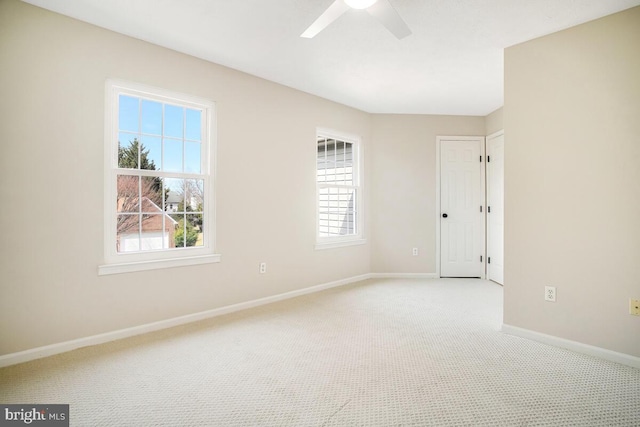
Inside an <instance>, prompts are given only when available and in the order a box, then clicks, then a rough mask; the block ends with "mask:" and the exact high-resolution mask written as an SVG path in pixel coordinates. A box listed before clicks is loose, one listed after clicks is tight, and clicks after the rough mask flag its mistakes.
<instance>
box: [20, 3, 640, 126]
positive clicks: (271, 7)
mask: <svg viewBox="0 0 640 427" xmlns="http://www.w3.org/2000/svg"><path fill="white" fill-rule="evenodd" d="M390 1H391V3H392V4H393V6H394V7H395V8H396V10H397V11H398V13H399V14H400V16H402V17H403V18H404V20H405V21H406V23H407V24H408V26H409V28H411V30H412V31H413V34H412V35H410V36H408V37H406V38H404V39H402V40H398V39H396V38H395V37H394V36H393V35H392V34H391V33H390V32H389V31H387V29H386V28H384V27H383V26H382V24H380V23H379V22H378V21H377V20H375V19H374V18H373V17H372V16H371V15H369V14H368V13H367V12H366V11H362V10H350V11H348V12H347V13H346V14H344V15H343V16H342V17H340V18H339V19H338V20H337V21H335V22H334V23H333V24H331V25H330V26H329V27H328V28H326V29H325V30H324V31H322V32H321V33H320V34H318V35H317V36H316V37H315V38H313V39H304V38H301V37H299V36H300V34H301V33H302V32H303V31H304V30H305V29H306V28H307V27H308V26H309V25H310V24H311V23H312V22H313V21H314V20H315V19H316V18H317V17H318V16H319V15H320V14H321V13H322V12H324V10H325V9H326V8H327V7H328V6H329V5H330V4H331V3H332V2H333V0H26V2H27V3H31V4H34V5H36V6H40V7H43V8H45V9H49V10H52V11H55V12H58V13H61V14H64V15H68V16H71V17H73V18H77V19H79V20H82V21H86V22H89V23H92V24H95V25H98V26H100V27H104V28H108V29H110V30H113V31H116V32H119V33H122V34H126V35H129V36H132V37H135V38H138V39H142V40H146V41H149V42H151V43H155V44H157V45H160V46H165V47H167V48H170V49H174V50H177V51H180V52H184V53H187V54H190V55H193V56H197V57H199V58H202V59H206V60H208V61H211V62H215V63H218V64H222V65H225V66H228V67H231V68H234V69H237V70H240V71H244V72H247V73H249V74H253V75H255V76H259V77H262V78H265V79H267V80H271V81H274V82H277V83H281V84H283V85H286V86H290V87H293V88H296V89H299V90H302V91H305V92H308V93H311V94H315V95H318V96H321V97H323V98H327V99H330V100H333V101H336V102H339V103H342V104H346V105H349V106H352V107H355V108H358V109H360V110H363V111H367V112H370V113H398V114H400V113H402V114H454V115H477V116H484V115H487V114H488V113H490V112H492V111H494V110H495V109H497V108H499V107H500V106H502V103H503V85H502V81H503V71H502V67H503V49H504V48H505V47H508V46H512V45H514V44H518V43H521V42H523V41H526V40H530V39H532V38H536V37H539V36H542V35H545V34H549V33H552V32H555V31H558V30H562V29H564V28H568V27H571V26H574V25H577V24H580V23H583V22H587V21H590V20H593V19H596V18H599V17H602V16H605V15H609V14H611V13H615V12H618V11H621V10H624V9H628V8H630V7H633V6H637V5H640V0H390Z"/></svg>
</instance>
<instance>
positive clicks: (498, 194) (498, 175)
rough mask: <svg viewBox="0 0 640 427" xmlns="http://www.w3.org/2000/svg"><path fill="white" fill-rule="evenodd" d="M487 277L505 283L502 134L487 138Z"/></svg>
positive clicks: (498, 133)
mask: <svg viewBox="0 0 640 427" xmlns="http://www.w3.org/2000/svg"><path fill="white" fill-rule="evenodd" d="M487 156H488V157H487V228H488V230H487V257H488V258H487V275H488V277H487V278H488V279H489V280H493V281H494V282H498V283H500V284H501V285H502V284H504V133H503V132H502V131H500V132H497V133H495V134H492V135H490V136H488V137H487Z"/></svg>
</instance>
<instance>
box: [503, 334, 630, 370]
mask: <svg viewBox="0 0 640 427" xmlns="http://www.w3.org/2000/svg"><path fill="white" fill-rule="evenodd" d="M502 332H504V333H505V334H508V335H513V336H516V337H520V338H526V339H530V340H533V341H538V342H541V343H543V344H548V345H552V346H554V347H560V348H564V349H567V350H571V351H575V352H576V353H582V354H586V355H587V356H593V357H598V358H600V359H604V360H608V361H610V362H615V363H620V364H622V365H626V366H631V367H632V368H638V369H640V357H636V356H632V355H630V354H625V353H618V352H616V351H612V350H607V349H606V348H601V347H595V346H592V345H588V344H583V343H580V342H577V341H571V340H567V339H564V338H560V337H556V336H553V335H547V334H543V333H540V332H536V331H532V330H530V329H524V328H519V327H517V326H511V325H507V324H502Z"/></svg>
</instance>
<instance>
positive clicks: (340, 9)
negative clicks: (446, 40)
mask: <svg viewBox="0 0 640 427" xmlns="http://www.w3.org/2000/svg"><path fill="white" fill-rule="evenodd" d="M350 8H351V9H366V11H367V12H369V14H371V15H372V16H373V17H374V18H376V19H378V21H380V22H381V23H382V25H384V26H385V27H386V28H387V30H389V31H391V33H393V35H394V36H396V37H397V38H398V39H403V38H405V37H406V36H408V35H409V34H411V30H410V29H409V27H408V26H407V24H406V23H405V22H404V21H403V20H402V18H401V17H400V15H399V14H398V12H396V10H395V9H394V8H393V6H392V5H391V3H389V0H335V1H334V2H333V3H332V4H331V6H329V7H328V8H327V10H325V11H324V13H323V14H322V15H320V17H319V18H318V19H316V20H315V21H314V23H313V24H311V25H310V26H309V28H307V29H306V30H305V32H304V33H302V34H301V35H300V37H305V38H308V39H310V38H312V37H314V36H315V35H316V34H318V33H319V32H320V31H322V30H324V29H325V28H327V27H328V26H329V24H331V23H332V22H333V21H335V20H336V19H338V18H339V17H340V16H342V14H344V13H345V12H346V11H347V10H349V9H350Z"/></svg>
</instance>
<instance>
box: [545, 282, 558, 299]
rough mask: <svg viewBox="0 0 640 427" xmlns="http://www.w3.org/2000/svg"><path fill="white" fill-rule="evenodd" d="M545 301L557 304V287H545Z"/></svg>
mask: <svg viewBox="0 0 640 427" xmlns="http://www.w3.org/2000/svg"><path fill="white" fill-rule="evenodd" d="M544 300H545V301H550V302H556V287H555V286H545V287H544Z"/></svg>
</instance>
